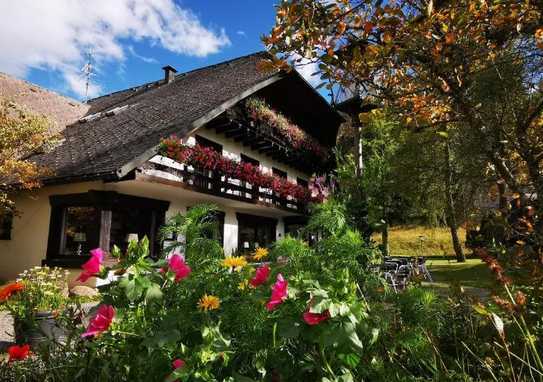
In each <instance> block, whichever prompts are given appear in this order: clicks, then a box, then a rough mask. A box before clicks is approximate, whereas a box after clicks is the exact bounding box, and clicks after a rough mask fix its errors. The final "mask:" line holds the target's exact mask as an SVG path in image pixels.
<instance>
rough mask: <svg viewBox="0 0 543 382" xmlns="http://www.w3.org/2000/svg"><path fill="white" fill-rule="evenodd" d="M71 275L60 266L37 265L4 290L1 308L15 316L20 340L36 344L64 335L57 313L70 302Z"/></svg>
mask: <svg viewBox="0 0 543 382" xmlns="http://www.w3.org/2000/svg"><path fill="white" fill-rule="evenodd" d="M67 276H68V271H65V270H62V269H60V268H49V267H34V268H32V269H30V270H26V271H24V272H23V273H22V274H20V275H19V278H18V279H17V281H16V282H14V283H11V284H8V285H7V286H5V287H4V288H2V289H1V290H0V309H2V308H3V309H5V310H7V311H8V312H9V313H10V314H11V316H12V317H13V321H14V327H15V340H16V342H17V343H29V344H30V345H31V346H32V347H36V346H39V345H40V344H42V343H44V342H45V341H47V340H56V341H58V340H61V339H62V337H63V331H62V329H61V328H60V326H59V325H58V323H57V317H58V315H59V313H60V312H62V311H63V310H64V308H65V307H66V304H67V302H68V293H67V290H68V284H67Z"/></svg>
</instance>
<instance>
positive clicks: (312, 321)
mask: <svg viewBox="0 0 543 382" xmlns="http://www.w3.org/2000/svg"><path fill="white" fill-rule="evenodd" d="M329 318H330V312H329V311H328V310H325V311H324V312H322V313H311V312H310V311H309V309H308V310H307V312H305V313H304V321H305V323H306V324H308V325H318V324H320V323H321V322H323V321H326V320H327V319H329Z"/></svg>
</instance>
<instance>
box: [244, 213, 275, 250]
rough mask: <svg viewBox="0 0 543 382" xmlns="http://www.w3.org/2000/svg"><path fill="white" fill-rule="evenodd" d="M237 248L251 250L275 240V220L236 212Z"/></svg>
mask: <svg viewBox="0 0 543 382" xmlns="http://www.w3.org/2000/svg"><path fill="white" fill-rule="evenodd" d="M237 218H238V249H239V251H240V252H252V251H254V250H255V249H256V248H258V247H266V246H269V245H270V244H272V243H273V242H274V241H275V237H276V228H277V220H275V219H272V218H267V217H262V216H255V215H247V214H241V213H238V214H237Z"/></svg>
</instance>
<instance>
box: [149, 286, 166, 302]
mask: <svg viewBox="0 0 543 382" xmlns="http://www.w3.org/2000/svg"><path fill="white" fill-rule="evenodd" d="M162 295H163V294H162V290H161V289H160V285H158V284H156V283H152V284H151V286H150V287H149V288H147V293H145V300H146V301H158V300H162Z"/></svg>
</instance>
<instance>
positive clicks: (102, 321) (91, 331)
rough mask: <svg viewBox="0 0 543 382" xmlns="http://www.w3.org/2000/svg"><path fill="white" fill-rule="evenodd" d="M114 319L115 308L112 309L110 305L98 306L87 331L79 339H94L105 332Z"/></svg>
mask: <svg viewBox="0 0 543 382" xmlns="http://www.w3.org/2000/svg"><path fill="white" fill-rule="evenodd" d="M114 317H115V308H113V307H112V306H111V305H100V307H99V308H98V311H97V312H96V315H95V316H94V317H93V318H92V320H91V321H90V323H89V326H88V327H87V330H86V331H85V333H83V334H82V335H81V337H83V338H85V337H94V336H98V335H100V334H101V333H103V332H105V331H106V330H107V329H108V328H109V326H110V325H111V322H112V321H113V318H114Z"/></svg>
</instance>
